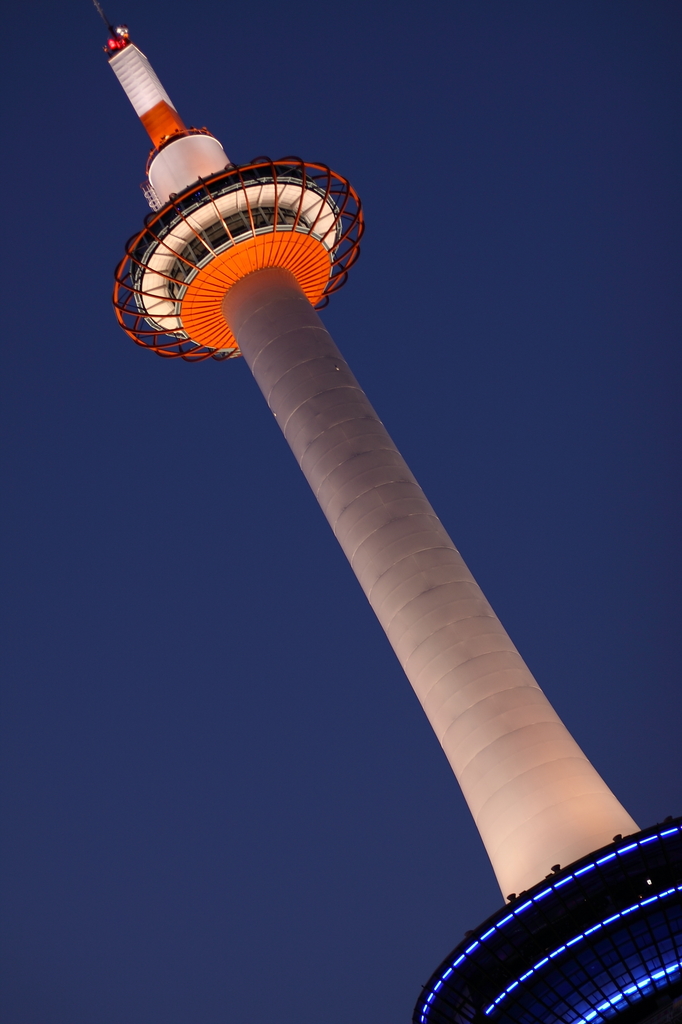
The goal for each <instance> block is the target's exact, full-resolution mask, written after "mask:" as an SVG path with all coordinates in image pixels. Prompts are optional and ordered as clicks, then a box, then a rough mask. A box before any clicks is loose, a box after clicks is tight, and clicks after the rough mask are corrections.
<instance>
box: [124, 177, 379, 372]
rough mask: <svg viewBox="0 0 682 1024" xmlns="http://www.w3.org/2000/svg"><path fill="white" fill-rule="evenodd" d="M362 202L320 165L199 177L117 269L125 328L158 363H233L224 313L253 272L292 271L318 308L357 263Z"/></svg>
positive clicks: (150, 220)
mask: <svg viewBox="0 0 682 1024" xmlns="http://www.w3.org/2000/svg"><path fill="white" fill-rule="evenodd" d="M362 231H363V218H362V212H361V206H360V200H359V199H358V197H357V195H356V193H355V192H354V191H353V189H352V188H351V186H350V185H349V184H348V182H347V181H346V180H345V179H344V178H342V177H341V176H340V175H338V174H335V173H334V172H333V171H331V170H330V169H329V168H328V167H326V166H324V165H323V164H311V163H306V162H304V161H303V160H300V159H298V158H296V157H289V158H284V159H282V160H270V159H268V158H266V157H264V158H261V159H258V160H255V161H253V162H252V163H251V164H248V165H245V166H243V167H229V168H227V169H226V170H225V171H222V172H220V173H219V174H216V175H213V176H211V177H210V178H206V179H199V181H197V182H195V183H194V184H192V185H191V186H190V187H189V188H187V189H186V190H185V191H183V192H182V193H181V194H180V195H177V196H175V195H173V196H171V198H170V201H169V202H168V203H167V204H166V205H165V206H163V207H162V208H161V209H160V210H158V211H157V212H155V213H153V214H151V215H149V216H148V217H147V219H146V221H145V227H144V230H143V231H141V232H140V233H139V234H137V235H135V236H134V237H133V238H131V239H130V241H129V242H128V244H127V246H126V255H125V256H124V258H123V260H122V261H121V263H120V264H119V266H118V268H117V270H116V284H115V288H114V306H115V309H116V315H117V317H118V321H119V323H120V324H121V326H122V327H123V329H124V330H125V331H126V332H127V333H128V334H129V335H130V337H132V338H133V340H134V341H136V342H137V343H138V344H139V345H143V346H145V347H147V348H151V349H153V350H154V351H156V352H157V354H159V355H163V356H171V357H172V356H180V357H181V358H184V359H187V360H190V361H196V360H197V359H205V358H209V357H213V358H216V359H229V358H232V357H234V356H238V355H240V352H239V348H238V346H237V342H236V340H235V338H234V336H233V334H232V332H231V330H230V328H229V326H228V324H227V322H226V321H225V318H224V316H223V315H222V312H221V303H222V300H223V299H224V297H225V294H226V293H227V291H228V290H229V289H230V287H231V286H232V285H233V284H235V283H236V282H237V281H238V280H240V279H241V278H242V277H245V276H246V275H247V274H249V273H251V272H252V271H254V270H260V269H264V268H266V267H281V268H284V269H286V270H289V271H291V273H292V274H293V275H294V276H295V277H296V279H297V281H298V283H299V285H300V287H301V288H302V290H303V292H304V293H305V295H306V297H307V298H308V300H309V301H310V303H311V304H312V305H313V306H315V307H316V308H318V309H319V308H322V307H323V306H324V305H326V304H327V302H328V301H329V298H328V297H329V295H330V294H331V293H332V292H334V291H336V290H338V289H339V288H340V287H341V286H342V285H343V284H344V283H345V281H346V277H347V274H348V270H349V268H350V267H351V266H352V264H353V263H354V262H355V260H356V259H357V257H358V255H359V241H360V237H361V235H362Z"/></svg>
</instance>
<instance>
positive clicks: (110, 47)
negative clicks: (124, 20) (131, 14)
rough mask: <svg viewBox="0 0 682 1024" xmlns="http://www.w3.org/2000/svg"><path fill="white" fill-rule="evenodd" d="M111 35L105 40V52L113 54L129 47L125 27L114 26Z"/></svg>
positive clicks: (128, 34) (127, 33)
mask: <svg viewBox="0 0 682 1024" xmlns="http://www.w3.org/2000/svg"><path fill="white" fill-rule="evenodd" d="M112 31H113V35H112V36H111V38H109V39H107V52H108V53H115V52H116V50H124V49H125V48H126V46H129V45H130V33H129V31H128V26H127V25H114V27H113V30H112Z"/></svg>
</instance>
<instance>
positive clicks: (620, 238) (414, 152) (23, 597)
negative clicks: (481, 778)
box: [0, 0, 682, 1024]
mask: <svg viewBox="0 0 682 1024" xmlns="http://www.w3.org/2000/svg"><path fill="white" fill-rule="evenodd" d="M107 6H108V9H107V13H108V14H109V15H110V17H112V18H113V19H116V20H125V21H127V22H128V24H129V25H130V27H131V33H132V36H133V39H134V40H135V42H137V44H138V45H139V46H140V47H141V48H142V49H143V50H144V51H145V52H146V54H147V55H148V57H149V58H150V60H151V61H152V63H153V64H154V66H155V68H156V70H157V72H158V74H159V76H160V77H161V79H162V81H163V83H164V85H165V87H166V88H167V90H168V92H169V93H170V95H171V97H172V99H173V100H174V102H175V104H176V105H177V107H178V109H179V110H180V113H181V114H182V116H183V117H184V119H185V120H186V121H187V122H188V123H190V124H194V125H197V126H203V125H206V126H208V127H209V128H210V129H211V130H212V131H213V132H214V133H215V134H216V135H217V136H218V137H219V138H220V139H221V141H222V142H223V143H224V145H225V148H226V150H227V152H228V153H229V155H230V157H231V158H232V159H233V160H234V161H236V162H246V161H248V160H249V159H250V158H252V157H255V156H257V155H260V154H263V153H267V154H269V155H270V156H272V157H279V156H285V155H288V154H292V153H295V154H299V155H301V156H303V157H305V158H307V159H310V160H321V161H324V162H326V163H329V164H330V165H331V166H332V167H333V168H335V169H336V170H338V171H339V172H340V173H341V174H344V175H346V176H347V177H348V178H349V179H350V181H351V182H352V184H353V185H354V186H355V188H356V189H357V190H358V191H359V193H360V195H361V197H362V199H363V202H364V206H365V214H366V219H367V232H366V235H365V239H364V242H363V247H362V248H363V252H362V256H361V258H360V261H359V263H358V264H357V265H356V267H355V268H354V269H353V271H352V273H351V277H350V280H349V283H348V285H347V287H346V288H345V289H344V290H343V291H342V292H341V293H339V294H338V295H337V296H335V297H333V299H332V302H331V305H330V306H329V308H328V310H326V311H325V313H324V314H323V317H324V320H325V323H326V324H327V326H328V327H329V328H330V330H331V332H332V334H333V335H334V338H335V340H336V341H337V343H338V344H339V346H340V348H341V349H342V351H343V352H344V354H345V355H346V357H347V358H348V360H349V362H350V364H351V366H352V367H353V370H354V371H355V373H356V375H357V377H358V378H359V380H360V382H361V383H362V384H363V386H364V387H365V388H366V390H367V392H368V394H369V396H370V398H371V400H372V401H373V403H374V404H375V406H376V408H377V410H378V412H379V414H380V415H381V417H382V419H383V420H384V422H385V423H386V425H387V427H388V429H389V430H390V431H391V432H392V434H393V436H394V437H395V439H396V441H397V442H398V444H399V445H400V446H401V448H402V451H403V454H404V455H405V457H406V458H407V460H408V462H409V463H410V465H411V467H412V469H413V471H414V472H415V474H416V476H417V478H418V479H419V480H420V482H421V483H422V485H423V486H424V488H425V490H426V492H427V494H428V496H429V498H430V499H431V501H432V503H433V504H434V506H435V508H436V510H437V511H438V512H439V514H440V515H441V517H442V519H443V522H444V524H445V525H446V527H447V528H448V529H449V531H450V533H451V534H452V536H453V538H454V540H455V542H456V543H457V544H458V546H459V547H460V549H461V551H462V553H463V555H464V557H465V558H466V560H467V562H468V563H469V565H470V567H471V569H472V570H473V572H474V574H475V575H476V576H477V578H478V580H479V582H480V583H481V585H482V586H483V589H484V590H485V592H486V594H487V596H488V597H489V599H490V601H491V602H492V604H493V606H494V608H495V609H496V611H497V613H498V614H499V615H500V617H501V618H502V620H503V622H504V624H505V625H506V627H507V629H508V630H509V632H510V633H511V635H512V637H513V639H514V640H515V642H516V644H517V646H518V647H519V649H520V650H521V653H522V654H523V655H524V657H525V658H526V660H527V661H528V663H529V665H530V667H531V669H532V670H533V671H534V673H535V674H536V676H537V678H538V681H539V682H540V684H541V686H542V687H543V688H544V690H545V691H546V693H547V695H548V696H549V698H550V700H551V701H552V702H553V703H554V705H555V706H556V707H557V709H558V710H559V712H560V714H561V715H562V716H563V717H564V719H565V721H566V723H567V725H568V726H569V728H570V729H571V730H572V731H573V733H574V734H575V736H576V738H577V739H578V741H579V742H580V743H581V744H582V746H583V747H584V749H585V750H586V752H587V754H588V756H590V757H591V758H592V760H593V762H594V763H595V765H596V767H597V768H598V769H599V771H600V772H601V773H602V774H603V775H604V777H605V778H606V780H607V782H608V783H609V784H610V785H611V786H612V787H613V789H614V790H615V792H616V794H617V796H618V797H619V798H620V799H621V800H622V801H623V803H624V804H625V805H626V807H627V808H628V810H629V811H630V812H631V813H632V814H633V815H634V817H635V818H636V819H637V821H638V822H639V824H640V825H641V826H646V825H649V824H652V823H653V822H655V821H660V820H662V818H663V817H664V816H665V815H668V814H679V813H680V812H681V811H682V797H681V794H680V769H681V768H682V743H681V742H680V738H679V737H680V717H681V704H682V702H681V700H680V675H679V661H680V654H679V650H680V625H679V624H680V614H681V611H682V608H681V597H682V590H681V588H680V579H681V578H682V557H681V556H682V552H681V549H680V542H679V520H680V509H681V505H682V500H681V499H682V490H681V488H680V437H681V429H680V428H681V426H682V424H681V423H680V419H681V416H680V401H679V390H680V377H681V374H680V370H681V367H682V354H681V351H680V287H679V281H680V262H681V261H680V243H679V240H680V191H679V184H680V163H681V160H680V157H681V146H680V128H679V125H680V106H681V103H680V100H681V90H680V66H681V61H680V50H681V49H682V45H681V44H682V7H680V5H679V3H677V2H668V0H647V2H645V3H644V2H641V0H600V2H599V3H594V2H592V0H573V2H566V0H552V2H547V0H515V2H514V3H507V2H504V0H486V2H485V3H477V2H475V0H468V2H458V0H454V2H452V0H451V2H448V3H446V2H438V3H431V2H426V3H422V4H417V3H416V2H414V3H400V2H399V3H397V4H392V5H386V4H378V3H376V2H374V3H372V2H370V3H363V4H359V3H355V2H350V3H347V4H345V5H341V4H334V5H332V4H324V5H317V6H316V5H311V4H309V3H302V2H300V0H291V2H290V3H288V4H286V5H285V4H281V3H280V4H277V3H274V2H272V0H262V2H261V3H259V4H243V3H242V4H236V3H235V4H229V5H228V4H224V3H219V2H217V0H196V2H195V3H193V4H191V5H188V4H181V3H179V2H176V0H125V2H124V0H115V2H114V0H108V5H107ZM104 42H105V34H104V32H103V26H102V25H101V23H100V22H99V20H98V18H97V15H96V13H95V12H94V10H93V9H92V7H91V6H89V4H88V2H86V0H82V2H78V3H69V4H68V5H67V4H56V3H48V2H43V0H30V2H25V3H17V4H14V5H13V7H12V8H11V9H8V10H7V11H6V13H5V16H4V20H3V61H2V74H3V76H4V78H5V79H6V84H5V92H4V95H5V100H4V106H3V112H2V116H3V138H4V143H5V145H4V147H3V150H4V158H3V160H2V173H3V178H4V183H3V191H2V195H3V197H4V202H3V223H4V228H5V232H4V245H3V275H2V281H3V285H4V286H5V296H4V300H3V309H4V339H5V357H4V363H3V370H4V372H3V374H2V380H3V386H4V396H3V397H4V400H3V403H2V409H3V419H4V423H3V441H4V447H3V469H2V478H3V481H4V483H5V488H4V490H5V500H4V503H3V513H2V514H3V523H2V526H3V531H2V535H3V539H4V545H3V548H4V566H3V570H4V571H3V578H4V581H5V588H4V614H3V631H4V644H3V648H4V655H3V661H4V665H3V677H4V684H3V716H2V718H3V726H2V728H3V737H2V755H1V756H2V773H3V790H2V800H3V818H4V844H3V849H2V879H3V890H4V892H3V913H2V945H3V955H2V972H3V974H2V977H3V981H2V988H3V995H2V1003H3V1006H2V1010H1V1011H0V1020H1V1021H2V1024H228V1022H230V1024H231V1022H236V1021H240V1022H244V1024H266V1022H267V1024H270V1022H272V1024H350V1022H352V1024H399V1022H405V1024H407V1021H408V1020H409V1017H410V1013H411V1010H412V1006H413V1004H414V1002H415V1000H416V998H417V996H418V995H419V992H420V986H421V985H422V984H423V983H424V982H425V981H426V979H427V978H428V976H429V975H430V973H431V971H432V970H433V969H434V968H435V967H436V965H437V964H438V962H439V961H440V960H441V959H442V958H443V957H444V956H445V955H446V954H447V953H448V951H449V950H450V949H451V948H452V947H453V946H454V945H455V944H456V943H457V942H459V940H460V939H461V938H462V936H463V934H464V931H465V930H466V929H469V928H471V927H473V926H474V925H476V924H478V923H479V922H480V921H482V920H483V919H484V918H485V917H486V916H487V915H488V914H489V913H491V912H492V911H494V910H495V909H496V908H497V907H498V906H499V905H500V903H501V897H500V893H499V890H498V889H497V887H496V884H495V881H494V878H493V875H492V872H491V870H490V868H489V865H488V862H487V860H486V857H485V853H484V851H483V848H482V845H481V843H480V841H479V839H478V836H477V834H476V831H475V827H474V825H473V822H472V820H471V818H470V816H469V814H468V811H467V809H466V807H465V805H464V802H463V799H462V797H461V796H460V794H459V791H458V789H457V786H456V783H455V781H454V779H453V777H452V775H451V773H450V770H449V768H448V765H447V762H446V760H445V758H444V756H443V755H442V753H441V751H440V748H439V746H438V743H437V741H436V739H435V737H434V736H433V735H432V733H431V731H430V727H429V726H428V724H427V722H426V720H425V718H424V717H423V715H422V712H421V710H420V708H419V706H418V704H417V701H416V699H415V698H414V697H413V695H412V693H411V690H410V688H409V685H408V683H407V681H406V680H405V678H404V676H403V675H402V672H401V670H400V668H399V666H398V664H397V662H396V660H395V658H394V656H393V654H392V652H391V650H390V649H389V646H388V644H387V642H386V640H385V639H384V636H383V634H382V632H381V630H380V628H379V626H378V624H377V623H376V622H375V620H374V618H373V616H372V613H371V611H370V609H369V607H368V605H367V603H366V601H365V599H364V597H363V595H362V593H361V591H360V589H359V587H358V585H357V583H356V582H355V579H354V577H353V576H352V573H351V571H350V569H349V568H348V566H347V564H346V562H345V560H344V558H343V555H342V554H341V552H340V550H339V549H338V548H337V545H336V543H335V541H334V539H333V536H332V535H331V533H330V531H329V529H328V527H327V525H326V523H325V521H324V519H323V517H322V515H321V513H320V512H319V510H318V508H317V504H316V502H315V500H314V498H313V496H312V495H311V493H309V491H308V489H307V485H306V484H305V481H304V480H303V478H302V476H301V475H300V473H299V471H298V469H297V467H296V464H295V462H294V460H293V459H292V457H291V455H290V453H289V451H288V448H287V446H286V444H285V442H284V440H283V438H282V437H281V435H280V433H279V430H278V428H277V426H276V424H275V422H274V421H273V419H272V417H271V416H270V414H269V412H268V410H267V407H266V405H265V403H264V401H263V399H262V397H261V395H260V393H259V392H258V390H257V388H256V385H255V384H254V382H253V380H252V379H251V377H250V374H249V372H248V369H247V367H246V366H245V365H244V363H243V362H242V361H232V362H229V363H223V364H217V363H215V362H212V361H209V362H206V363H202V364H200V365H195V366H187V365H185V364H178V363H177V362H172V363H171V362H166V361H162V360H160V359H157V358H156V357H155V356H153V355H152V354H150V353H146V352H143V351H141V350H139V349H137V348H136V347H135V346H134V345H133V343H132V342H131V341H130V340H129V339H127V338H126V337H125V335H123V334H122V333H121V332H120V330H119V329H118V327H117V326H116V323H115V320H114V316H113V312H112V309H111V302H110V293H111V286H112V277H113V268H114V266H115V264H116V263H117V261H118V260H119V259H120V257H121V255H122V254H123V248H124V244H125V241H126V240H127V238H128V237H129V236H130V235H132V234H133V233H134V232H135V231H137V230H138V229H139V227H140V226H141V224H142V221H143V218H144V216H145V213H146V212H147V208H146V206H145V202H144V198H143V196H142V193H141V191H140V189H139V187H138V183H139V182H140V181H141V180H142V179H143V176H144V165H145V160H146V157H147V153H148V141H147V137H146V135H145V133H144V130H143V129H142V127H141V126H140V125H139V123H138V122H137V119H136V117H135V115H134V112H133V110H132V108H131V107H130V106H129V104H128V102H127V100H126V99H125V96H124V95H123V92H122V90H121V88H120V86H119V85H118V83H117V82H116V80H115V78H114V75H113V74H112V72H111V71H110V70H109V69H108V67H107V64H106V60H105V58H104V56H103V54H102V52H101V47H102V45H103V43H104Z"/></svg>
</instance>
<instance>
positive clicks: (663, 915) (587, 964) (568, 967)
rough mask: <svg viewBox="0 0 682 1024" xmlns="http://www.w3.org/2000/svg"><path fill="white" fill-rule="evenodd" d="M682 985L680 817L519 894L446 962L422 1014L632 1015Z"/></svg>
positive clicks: (563, 1020) (495, 1021) (536, 1023)
mask: <svg viewBox="0 0 682 1024" xmlns="http://www.w3.org/2000/svg"><path fill="white" fill-rule="evenodd" d="M557 868H558V865H557ZM680 994H682V818H676V819H674V820H673V819H670V820H669V821H667V822H666V823H665V824H663V825H657V826H654V827H652V828H649V829H645V830H643V831H642V832H638V833H636V834H635V835H632V836H627V837H626V838H624V839H623V838H622V837H619V836H618V837H615V841H614V842H613V843H612V844H610V845H609V846H606V847H604V848H603V849H601V850H598V851H596V852H595V853H592V854H590V855H589V856H588V857H584V858H583V859H582V860H579V861H576V862H575V863H574V864H571V865H570V866H569V867H566V868H563V869H559V870H555V869H553V870H552V873H551V874H550V875H548V876H547V878H546V879H545V881H543V882H541V883H539V884H538V885H536V886H534V887H533V888H532V889H530V890H529V891H528V892H524V893H521V895H520V896H518V897H515V898H514V899H512V900H510V902H509V903H508V904H507V905H506V906H505V907H504V908H503V909H502V910H500V911H498V912H497V913H496V914H493V916H492V917H490V918H488V920H487V921H485V922H484V923H483V924H482V925H480V927H478V928H476V929H475V931H473V932H470V933H468V935H467V937H466V938H465V939H464V941H463V942H461V943H460V944H459V945H458V946H457V947H456V949H454V950H453V952H452V953H451V954H450V956H448V957H447V959H446V960H444V961H443V963H442V964H441V965H440V967H439V968H438V970H437V971H435V973H434V974H433V976H432V977H431V979H430V980H429V982H428V984H427V985H426V986H425V987H424V990H423V992H422V995H421V997H420V999H419V1002H418V1003H417V1006H416V1008H415V1012H414V1016H413V1021H414V1024H474V1022H475V1024H503V1022H504V1024H512V1022H513V1024H600V1022H601V1021H606V1020H610V1019H612V1018H616V1017H617V1021H618V1024H634V1022H635V1021H642V1020H644V1019H645V1018H647V1017H649V1016H650V1015H652V1014H654V1013H655V1012H656V1011H657V1010H659V1009H660V1008H661V1007H662V1006H663V1005H664V1004H667V1003H669V1002H671V1001H672V1000H673V999H676V998H677V997H678V996H679V995H680Z"/></svg>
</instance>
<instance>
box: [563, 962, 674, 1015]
mask: <svg viewBox="0 0 682 1024" xmlns="http://www.w3.org/2000/svg"><path fill="white" fill-rule="evenodd" d="M680 968H682V960H678V961H677V963H674V964H671V965H670V967H666V968H665V969H661V970H660V971H654V973H653V974H647V976H646V978H642V979H641V981H638V982H637V984H636V985H628V987H627V988H624V989H623V990H622V992H616V994H615V996H611V998H610V999H607V1000H606V1001H605V1002H603V1003H601V1004H600V1005H599V1006H598V1007H597V1009H596V1010H590V1012H589V1013H586V1014H585V1016H584V1017H579V1018H578V1019H577V1020H576V1021H574V1022H573V1024H590V1021H594V1018H595V1017H597V1016H598V1015H599V1014H600V1013H604V1011H605V1010H610V1009H611V1007H612V1006H616V1005H617V1004H618V1003H619V1002H620V1001H621V1000H622V999H625V997H626V996H632V995H634V994H635V993H637V994H638V995H641V989H643V988H646V987H647V986H648V985H651V984H653V982H655V981H659V980H660V979H661V978H663V977H665V975H666V974H668V975H670V974H674V973H675V971H679V970H680Z"/></svg>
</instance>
